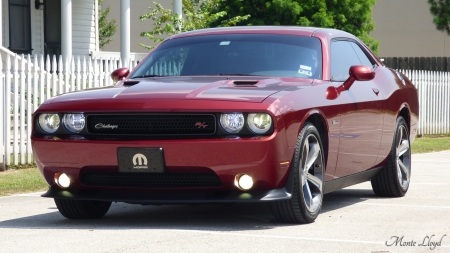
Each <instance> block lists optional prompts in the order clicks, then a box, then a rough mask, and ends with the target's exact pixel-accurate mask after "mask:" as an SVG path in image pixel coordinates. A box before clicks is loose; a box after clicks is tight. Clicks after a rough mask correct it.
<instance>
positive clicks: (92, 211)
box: [54, 199, 111, 219]
mask: <svg viewBox="0 0 450 253" xmlns="http://www.w3.org/2000/svg"><path fill="white" fill-rule="evenodd" d="M54 200H55V204H56V207H57V208H58V210H59V212H60V213H61V214H62V215H63V216H64V217H66V218H68V219H98V218H101V217H103V216H104V215H105V214H106V213H107V212H108V210H109V208H110V207H111V202H106V201H90V200H72V199H54Z"/></svg>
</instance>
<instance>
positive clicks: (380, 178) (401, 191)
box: [371, 116, 411, 197]
mask: <svg viewBox="0 0 450 253" xmlns="http://www.w3.org/2000/svg"><path fill="white" fill-rule="evenodd" d="M410 147H411V142H410V140H409V131H408V126H407V124H406V121H405V119H403V117H401V116H400V117H398V119H397V125H396V127H395V134H394V139H393V141H392V147H391V152H390V153H389V157H388V161H387V163H386V165H385V166H384V168H383V169H382V170H381V171H380V172H379V173H378V174H377V175H376V176H375V177H374V178H373V179H372V181H371V183H372V189H373V191H374V192H375V194H376V195H377V196H381V197H403V196H405V194H406V192H407V191H408V188H409V183H410V181H411V148H410Z"/></svg>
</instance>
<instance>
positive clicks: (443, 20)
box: [428, 0, 450, 35]
mask: <svg viewBox="0 0 450 253" xmlns="http://www.w3.org/2000/svg"><path fill="white" fill-rule="evenodd" d="M428 3H429V4H430V12H431V14H433V16H434V17H433V22H434V24H436V29H438V30H439V31H447V34H448V35H450V0H428Z"/></svg>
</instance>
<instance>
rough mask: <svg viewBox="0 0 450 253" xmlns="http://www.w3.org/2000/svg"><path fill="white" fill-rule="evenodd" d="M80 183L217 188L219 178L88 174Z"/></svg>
mask: <svg viewBox="0 0 450 253" xmlns="http://www.w3.org/2000/svg"><path fill="white" fill-rule="evenodd" d="M81 182H82V183H83V184H84V185H89V186H110V187H148V188H176V187H219V186H221V185H222V182H221V181H220V179H219V177H218V176H217V175H216V174H211V173H162V174H147V173H118V172H88V173H85V174H83V175H82V176H81Z"/></svg>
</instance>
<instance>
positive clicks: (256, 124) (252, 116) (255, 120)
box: [247, 113, 272, 134]
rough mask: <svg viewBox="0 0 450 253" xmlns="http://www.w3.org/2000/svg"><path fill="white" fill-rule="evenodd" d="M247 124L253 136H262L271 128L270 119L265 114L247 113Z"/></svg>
mask: <svg viewBox="0 0 450 253" xmlns="http://www.w3.org/2000/svg"><path fill="white" fill-rule="evenodd" d="M247 124H248V127H249V128H250V130H252V132H254V133H255V134H264V133H266V132H267V131H269V129H270V127H271V126H272V118H271V117H270V115H269V114H267V113H249V114H248V117H247Z"/></svg>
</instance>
